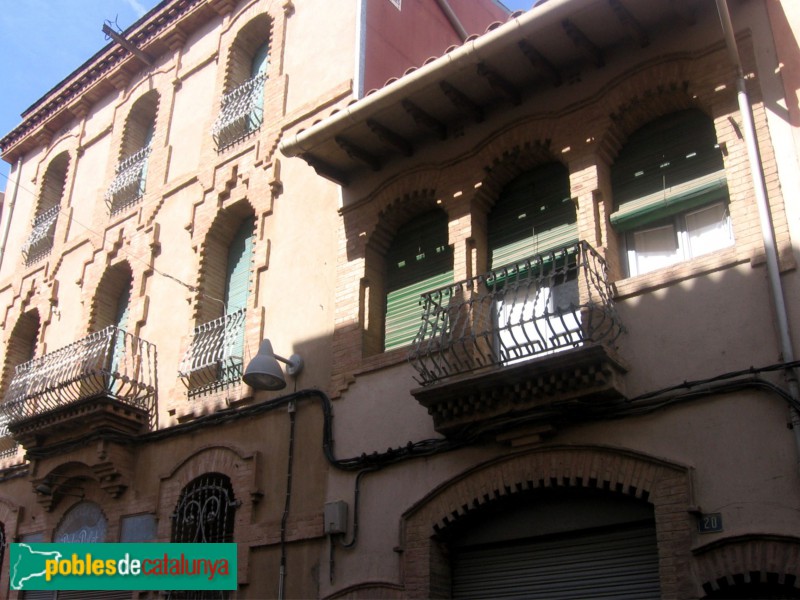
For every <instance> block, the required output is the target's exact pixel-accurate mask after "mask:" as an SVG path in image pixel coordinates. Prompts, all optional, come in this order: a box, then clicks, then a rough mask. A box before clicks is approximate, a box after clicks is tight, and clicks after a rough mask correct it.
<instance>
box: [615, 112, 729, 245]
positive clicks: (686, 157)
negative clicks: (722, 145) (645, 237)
mask: <svg viewBox="0 0 800 600" xmlns="http://www.w3.org/2000/svg"><path fill="white" fill-rule="evenodd" d="M611 186H612V189H613V193H614V204H615V207H616V210H615V211H614V213H612V214H611V223H612V224H613V225H614V227H615V228H616V229H617V230H618V231H628V230H631V229H633V228H636V227H639V226H642V225H644V224H647V223H653V222H655V221H657V220H659V219H663V218H667V217H670V216H673V215H675V214H677V213H679V212H683V211H686V210H690V209H693V208H697V207H699V206H702V205H704V204H708V203H711V202H718V201H720V200H725V201H727V200H728V186H727V182H726V179H725V168H724V164H723V161H722V152H721V151H720V149H719V146H718V145H717V138H716V132H715V130H714V123H713V122H712V121H711V119H709V118H708V117H707V116H706V115H704V114H703V113H702V112H700V111H698V110H685V111H681V112H677V113H673V114H671V115H667V116H666V117H662V118H660V119H657V120H655V121H653V122H651V123H649V124H647V125H645V126H644V127H642V128H641V129H639V130H638V131H636V132H634V133H633V134H632V135H631V136H630V139H629V140H628V142H627V143H626V144H625V147H624V148H623V149H622V151H621V152H620V153H619V156H618V157H617V160H616V161H615V163H614V165H613V166H612V168H611Z"/></svg>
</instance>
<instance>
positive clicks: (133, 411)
mask: <svg viewBox="0 0 800 600" xmlns="http://www.w3.org/2000/svg"><path fill="white" fill-rule="evenodd" d="M156 396H157V386H156V348H155V346H154V345H152V344H150V343H148V342H146V341H144V340H141V339H139V338H137V337H135V336H133V335H131V334H129V333H127V332H125V331H123V330H122V329H119V328H117V327H113V326H112V327H107V328H106V329H103V330H102V331H98V332H96V333H92V334H90V335H88V336H86V337H85V338H83V339H81V340H78V341H77V342H74V343H73V344H70V345H69V346H65V347H64V348H60V349H59V350H56V351H55V352H51V353H49V354H45V355H44V356H41V357H39V358H34V359H33V360H30V361H28V362H26V363H23V364H21V365H19V366H18V367H17V368H16V370H15V372H14V378H13V379H12V381H11V384H10V385H9V389H8V392H7V393H6V397H5V402H4V403H3V405H2V407H0V414H1V415H2V417H1V418H2V420H4V421H5V422H6V423H7V425H8V429H9V431H10V432H11V434H12V435H13V436H14V438H15V439H16V440H17V441H19V442H20V443H21V444H22V445H23V446H25V447H26V448H28V449H30V448H31V447H33V446H37V447H41V446H43V445H49V444H54V443H58V442H64V441H67V440H75V439H80V438H82V437H84V436H86V435H90V434H95V433H98V432H103V433H115V434H118V433H124V434H136V433H140V432H142V431H146V430H148V429H150V428H152V427H154V425H155V418H156Z"/></svg>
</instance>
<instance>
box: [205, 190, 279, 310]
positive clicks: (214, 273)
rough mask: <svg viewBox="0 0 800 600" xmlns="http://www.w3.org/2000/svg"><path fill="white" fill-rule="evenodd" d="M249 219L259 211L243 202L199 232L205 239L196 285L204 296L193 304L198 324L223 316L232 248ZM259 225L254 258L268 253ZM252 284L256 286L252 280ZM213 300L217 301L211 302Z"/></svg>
mask: <svg viewBox="0 0 800 600" xmlns="http://www.w3.org/2000/svg"><path fill="white" fill-rule="evenodd" d="M249 218H256V211H255V208H254V207H253V205H252V204H251V203H250V201H249V200H248V199H247V198H243V199H241V200H238V201H236V202H234V203H232V204H231V205H230V206H227V207H226V208H225V209H224V210H221V211H219V212H218V213H217V214H216V216H215V217H214V218H213V220H211V219H209V221H210V223H211V224H210V226H209V227H208V229H205V230H204V231H197V232H196V234H197V235H198V236H199V237H201V239H202V242H201V244H200V250H199V254H200V257H199V258H200V265H199V269H198V271H197V284H196V287H197V289H198V290H200V291H201V294H197V295H196V296H195V297H194V304H193V313H194V314H193V316H194V320H195V323H196V324H201V323H205V322H207V321H211V320H212V319H215V318H217V317H219V316H221V315H222V308H223V307H222V304H220V302H221V300H222V299H223V296H224V286H225V272H226V267H227V260H228V247H229V246H230V244H231V241H232V240H233V239H234V237H235V235H236V232H237V231H238V230H239V228H240V227H241V226H242V223H244V222H245V221H246V220H247V219H249ZM259 223H260V221H259V220H258V219H256V223H255V228H256V230H255V231H254V235H255V238H254V242H255V243H254V245H253V256H259V252H264V250H263V249H262V248H261V247H260V243H259V242H260V241H261V239H262V237H263V236H262V235H260V232H259V231H258V228H259ZM264 253H265V252H264ZM251 267H252V265H251ZM250 282H251V285H252V277H251V278H250ZM209 297H210V298H215V299H216V300H209V299H208V298H209ZM254 300H255V298H254V297H253V296H252V295H249V296H248V302H253V301H254Z"/></svg>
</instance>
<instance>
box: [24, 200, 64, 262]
mask: <svg viewBox="0 0 800 600" xmlns="http://www.w3.org/2000/svg"><path fill="white" fill-rule="evenodd" d="M60 211H61V205H60V204H56V205H55V206H53V207H51V208H48V209H47V210H45V211H44V212H42V213H40V214H39V215H37V216H36V218H35V219H34V220H33V227H32V229H31V234H30V235H29V236H28V239H27V241H26V242H25V243H24V244H23V246H22V254H23V255H24V256H25V262H27V263H28V264H31V263H34V262H36V261H37V260H39V259H40V258H43V257H44V256H46V255H47V254H48V253H49V252H50V249H51V248H52V247H53V236H54V234H55V229H56V221H58V213H59V212H60Z"/></svg>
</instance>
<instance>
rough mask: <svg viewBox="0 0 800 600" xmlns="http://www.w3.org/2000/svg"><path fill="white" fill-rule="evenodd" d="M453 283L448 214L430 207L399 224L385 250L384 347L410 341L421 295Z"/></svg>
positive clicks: (416, 325) (416, 327)
mask: <svg viewBox="0 0 800 600" xmlns="http://www.w3.org/2000/svg"><path fill="white" fill-rule="evenodd" d="M452 282H453V249H452V248H451V247H450V245H449V244H448V231H447V215H446V214H445V213H444V212H443V211H441V210H438V209H436V210H432V211H430V212H427V213H425V214H422V215H419V216H417V217H416V218H414V219H412V220H411V221H409V222H407V223H406V224H405V225H403V226H402V227H400V228H399V229H398V230H397V233H396V235H395V237H394V241H393V242H392V245H391V246H390V247H389V250H388V252H387V253H386V318H385V322H384V327H385V337H384V349H385V350H391V349H393V348H399V347H401V346H405V345H408V344H409V343H411V341H412V340H413V339H414V337H415V336H416V335H417V332H418V331H419V329H420V318H421V316H422V305H421V304H420V295H421V294H423V293H425V292H429V291H431V290H435V289H436V288H438V287H441V286H444V285H447V284H449V283H452Z"/></svg>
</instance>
